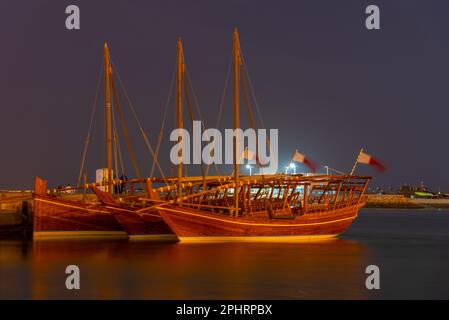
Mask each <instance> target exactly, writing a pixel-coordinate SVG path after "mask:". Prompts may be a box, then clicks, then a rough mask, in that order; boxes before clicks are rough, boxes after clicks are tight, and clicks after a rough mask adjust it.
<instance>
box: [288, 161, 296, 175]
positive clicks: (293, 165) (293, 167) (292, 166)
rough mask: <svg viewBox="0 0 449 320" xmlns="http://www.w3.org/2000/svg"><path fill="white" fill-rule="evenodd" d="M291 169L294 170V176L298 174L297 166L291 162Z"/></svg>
mask: <svg viewBox="0 0 449 320" xmlns="http://www.w3.org/2000/svg"><path fill="white" fill-rule="evenodd" d="M289 167H290V169H293V174H296V166H295V164H294V163H293V162H290V164H289Z"/></svg>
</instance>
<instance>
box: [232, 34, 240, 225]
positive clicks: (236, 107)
mask: <svg viewBox="0 0 449 320" xmlns="http://www.w3.org/2000/svg"><path fill="white" fill-rule="evenodd" d="M233 47H234V183H235V187H234V201H235V212H234V215H235V216H236V217H237V216H238V214H239V191H240V190H239V186H238V182H239V164H238V161H239V155H238V154H237V152H238V150H239V148H238V142H239V139H238V136H237V131H236V130H237V129H239V128H240V114H239V111H240V107H239V101H240V97H239V80H240V74H239V71H240V44H239V34H238V31H237V28H235V29H234V46H233Z"/></svg>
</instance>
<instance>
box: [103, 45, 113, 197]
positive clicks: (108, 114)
mask: <svg viewBox="0 0 449 320" xmlns="http://www.w3.org/2000/svg"><path fill="white" fill-rule="evenodd" d="M111 73H112V69H111V65H110V61H109V48H108V44H107V43H105V44H104V96H105V102H106V105H105V108H106V125H107V155H108V176H107V188H106V191H107V192H109V193H112V126H111V122H112V121H111V91H110V85H111Z"/></svg>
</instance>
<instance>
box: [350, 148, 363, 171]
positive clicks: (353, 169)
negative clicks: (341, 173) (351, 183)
mask: <svg viewBox="0 0 449 320" xmlns="http://www.w3.org/2000/svg"><path fill="white" fill-rule="evenodd" d="M362 152H363V148H362V149H360V152H359V154H358V155H357V159H356V160H355V163H354V166H353V167H352V170H351V173H350V174H349V175H350V176H352V175H353V174H354V171H355V168H356V167H357V164H358V163H359V158H360V155H361V154H362Z"/></svg>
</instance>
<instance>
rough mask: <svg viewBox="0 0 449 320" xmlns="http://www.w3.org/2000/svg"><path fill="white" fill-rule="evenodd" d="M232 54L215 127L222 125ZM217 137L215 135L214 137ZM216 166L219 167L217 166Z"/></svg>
mask: <svg viewBox="0 0 449 320" xmlns="http://www.w3.org/2000/svg"><path fill="white" fill-rule="evenodd" d="M232 56H233V55H232V54H231V55H230V57H229V63H228V71H227V73H226V79H225V83H224V88H223V93H222V95H221V100H220V105H219V109H218V116H217V124H216V126H215V128H218V126H219V125H220V120H221V115H222V113H223V105H224V100H225V97H226V90H227V87H228V82H229V78H230V76H231V65H232ZM215 138H216V137H215V136H214V139H215ZM209 168H210V165H207V167H206V176H207V175H208V173H209ZM215 168H216V169H218V168H217V167H216V166H215Z"/></svg>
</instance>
